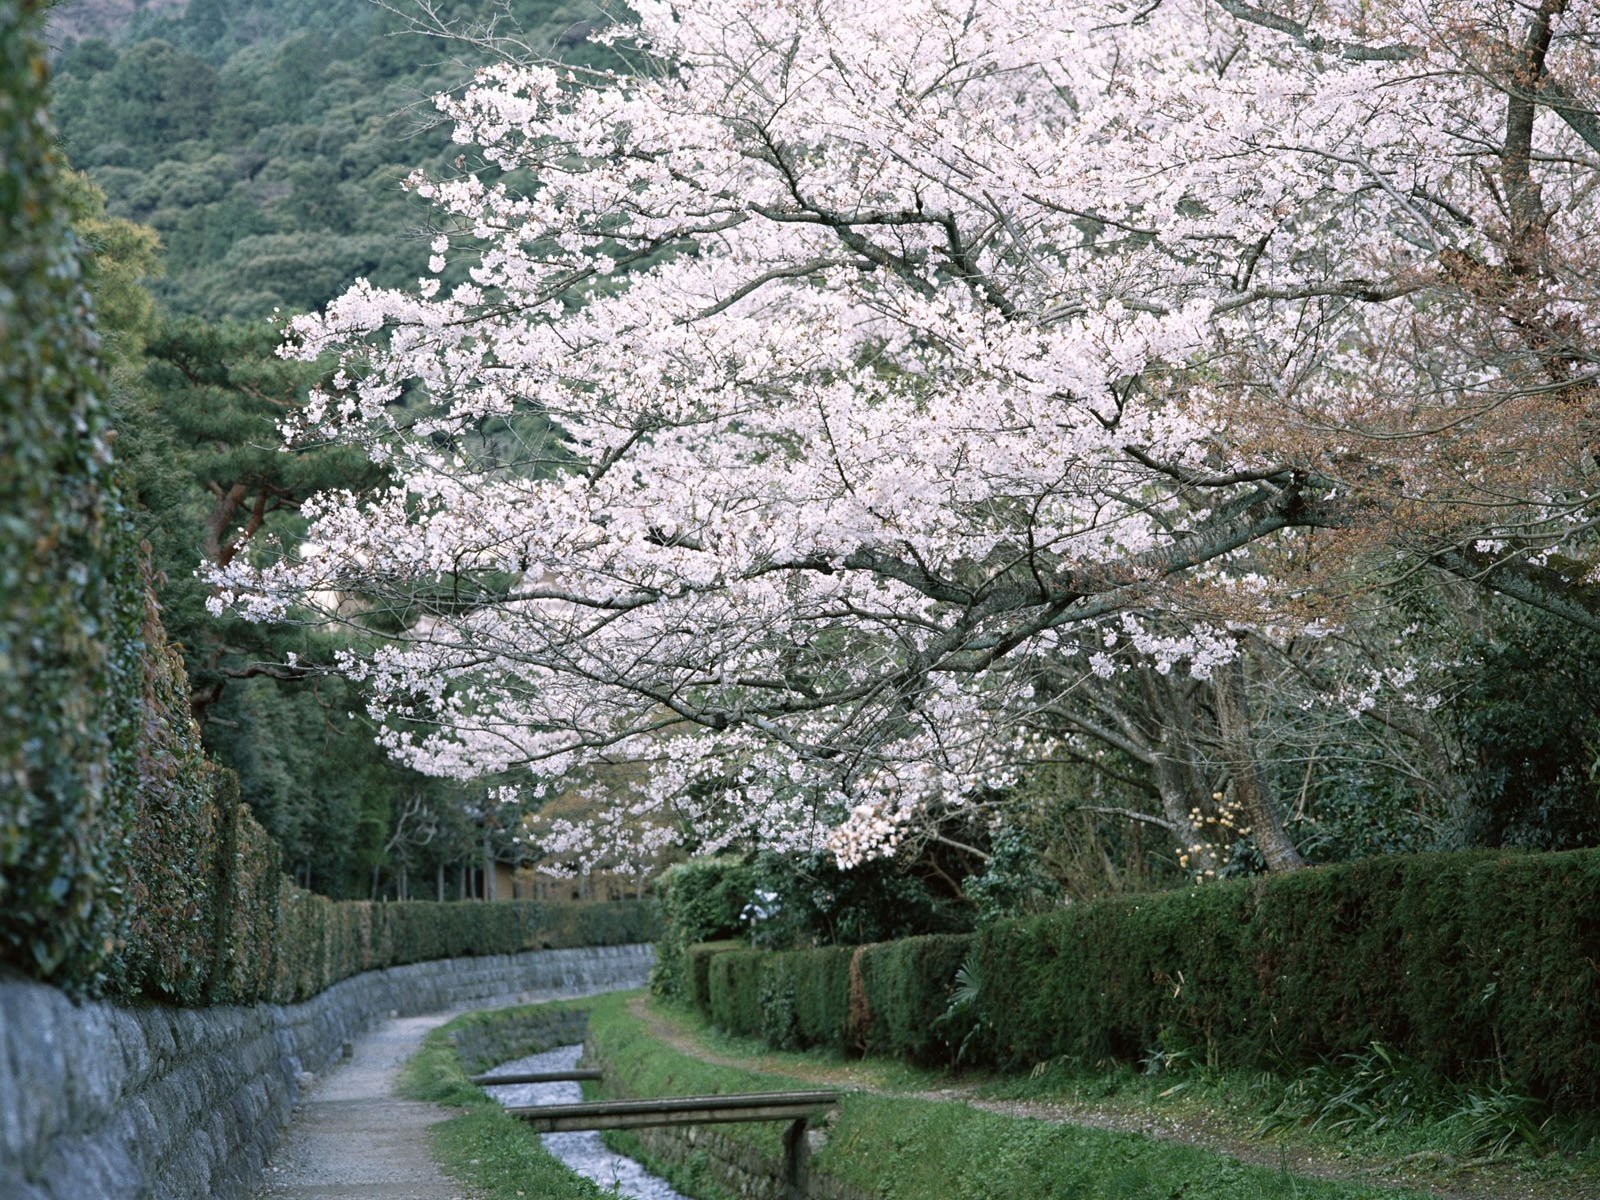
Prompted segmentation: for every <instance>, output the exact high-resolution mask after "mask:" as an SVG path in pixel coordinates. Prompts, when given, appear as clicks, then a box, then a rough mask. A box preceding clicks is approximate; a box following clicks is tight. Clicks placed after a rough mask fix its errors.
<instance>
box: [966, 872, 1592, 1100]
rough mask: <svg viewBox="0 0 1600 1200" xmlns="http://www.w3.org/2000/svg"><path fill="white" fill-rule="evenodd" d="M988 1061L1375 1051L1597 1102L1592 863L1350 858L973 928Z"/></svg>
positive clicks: (1303, 1057)
mask: <svg viewBox="0 0 1600 1200" xmlns="http://www.w3.org/2000/svg"><path fill="white" fill-rule="evenodd" d="M978 966H979V971H980V976H981V979H982V984H983V1011H984V1014H985V1016H986V1018H987V1020H988V1021H989V1023H990V1026H991V1030H992V1036H993V1038H994V1048H995V1053H996V1057H997V1058H998V1059H999V1060H1000V1061H1004V1062H1008V1063H1026V1062H1038V1061H1041V1060H1043V1059H1047V1058H1052V1057H1055V1056H1057V1055H1072V1056H1075V1057H1079V1058H1083V1059H1088V1060H1093V1059H1096V1058H1099V1057H1105V1056H1110V1057H1117V1058H1130V1057H1133V1056H1135V1055H1137V1054H1139V1053H1140V1052H1142V1051H1143V1050H1145V1049H1147V1048H1149V1047H1151V1046H1154V1045H1156V1044H1157V1042H1158V1041H1162V1040H1165V1041H1167V1042H1172V1041H1175V1040H1176V1041H1182V1042H1187V1043H1188V1044H1189V1045H1191V1046H1193V1047H1195V1048H1197V1049H1201V1050H1203V1051H1204V1052H1205V1053H1206V1054H1207V1055H1208V1056H1209V1057H1210V1058H1212V1059H1214V1060H1216V1061H1219V1062H1223V1063H1226V1064H1229V1065H1238V1066H1264V1067H1280V1068H1289V1069H1293V1068H1297V1067H1301V1066H1305V1065H1309V1064H1311V1063H1314V1062H1317V1061H1320V1060H1323V1059H1326V1058H1328V1057H1330V1056H1333V1055H1337V1054H1342V1053H1349V1052H1355V1051H1360V1050H1362V1049H1364V1048H1365V1047H1367V1046H1368V1045H1369V1044H1370V1043H1372V1042H1375V1041H1376V1042H1382V1043H1384V1044H1385V1045H1387V1046H1389V1047H1391V1048H1393V1049H1394V1050H1397V1051H1399V1052H1400V1053H1402V1054H1404V1055H1407V1056H1409V1057H1411V1058H1414V1059H1416V1060H1417V1061H1418V1062H1420V1063H1422V1064H1423V1065H1424V1066H1425V1067H1427V1068H1429V1069H1432V1070H1434V1071H1436V1072H1437V1073H1439V1074H1440V1075H1443V1076H1446V1077H1449V1078H1452V1079H1459V1080H1464V1081H1477V1080H1482V1081H1486V1082H1487V1081H1491V1080H1500V1079H1504V1080H1507V1081H1509V1082H1510V1083H1512V1085H1513V1086H1515V1087H1518V1088H1521V1089H1526V1090H1528V1091H1530V1092H1532V1093H1534V1094H1536V1095H1541V1096H1544V1097H1547V1098H1548V1099H1550V1100H1552V1101H1554V1102H1556V1103H1558V1104H1560V1105H1563V1106H1581V1107H1591V1108H1592V1107H1597V1106H1600V1071H1597V1070H1596V1064H1597V1063H1600V851H1593V850H1582V851H1571V852H1567V853H1562V854H1456V855H1424V856H1416V857H1411V856H1404V857H1402V856H1395V857H1387V858H1374V859H1367V860H1365V861H1362V862H1356V863H1350V864H1346V865H1343V866H1338V867H1328V868H1321V869H1318V870H1309V871H1297V872H1294V873H1292V874H1289V875H1284V876H1269V877H1266V878H1264V879H1261V880H1250V881H1243V882H1240V883H1237V884H1228V885H1222V886H1215V887H1207V888H1202V889H1199V890H1197V891H1194V892H1188V893H1170V894H1165V895H1160V896H1151V897H1145V898H1141V899H1138V900H1119V901H1114V902H1105V903H1099V904H1093V905H1081V906H1078V907H1077V908H1074V909H1071V910H1068V911H1067V912H1064V913H1060V914H1055V915H1051V916H1049V917H1044V918H1039V919H1036V920H1033V921H1029V922H1022V923H1017V924H1010V925H1004V926H997V927H995V928H993V929H990V930H987V931H985V932H984V933H983V934H982V935H980V938H979V942H978Z"/></svg>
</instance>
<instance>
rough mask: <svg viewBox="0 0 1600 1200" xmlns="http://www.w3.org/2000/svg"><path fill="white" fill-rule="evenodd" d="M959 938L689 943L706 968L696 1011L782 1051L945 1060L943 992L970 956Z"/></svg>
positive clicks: (965, 939) (953, 1041) (951, 1020)
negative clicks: (762, 945) (792, 946)
mask: <svg viewBox="0 0 1600 1200" xmlns="http://www.w3.org/2000/svg"><path fill="white" fill-rule="evenodd" d="M971 944H972V937H971V936H970V935H967V934H929V935H926V936H923V937H914V938H905V939H903V940H901V941H898V942H879V943H877V944H875V945H871V946H823V947H820V948H818V949H815V950H787V951H766V950H749V949H742V948H738V943H729V942H713V943H709V944H707V945H703V946H696V947H694V948H693V949H692V950H691V951H690V960H691V962H692V963H694V964H695V968H696V972H697V973H698V972H699V971H700V970H701V964H704V967H703V970H704V978H705V980H706V983H705V987H704V997H705V998H704V1001H703V1002H702V1001H701V999H700V997H701V990H700V989H699V988H696V989H695V993H694V999H695V1001H696V1005H697V1007H699V1009H700V1011H701V1012H703V1013H704V1014H705V1015H706V1016H707V1017H708V1018H710V1020H711V1021H712V1023H713V1024H715V1025H716V1026H718V1027H719V1028H721V1029H724V1030H727V1031H728V1032H729V1033H739V1034H744V1035H746V1036H751V1037H762V1038H764V1039H765V1040H766V1041H768V1042H769V1043H770V1044H772V1045H774V1046H778V1047H780V1048H783V1049H806V1048H809V1047H812V1046H826V1047H829V1048H832V1049H835V1050H852V1049H853V1050H861V1051H865V1052H866V1053H869V1054H890V1055H894V1056H896V1057H900V1058H905V1059H908V1060H910V1061H912V1062H920V1063H926V1064H937V1063H944V1062H948V1061H949V1060H950V1057H951V1047H952V1046H954V1045H957V1044H958V1043H959V1041H960V1038H959V1037H954V1038H952V1036H951V1033H952V1031H953V1030H954V1029H955V1027H956V1015H955V1014H948V1015H947V1010H948V1009H949V1007H950V986H951V980H952V979H954V977H955V974H956V971H957V969H958V968H959V967H960V966H961V963H962V961H963V959H964V958H965V956H966V955H967V954H968V953H969V951H970V948H971Z"/></svg>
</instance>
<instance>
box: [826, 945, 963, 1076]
mask: <svg viewBox="0 0 1600 1200" xmlns="http://www.w3.org/2000/svg"><path fill="white" fill-rule="evenodd" d="M971 947H972V938H971V937H970V936H966V935H961V934H944V935H931V936H928V937H917V938H903V939H901V940H900V941H897V942H884V943H881V944H879V945H876V946H864V947H862V948H861V951H860V953H859V954H857V955H856V957H855V961H854V964H853V971H854V973H855V975H856V977H857V978H858V979H859V983H857V982H856V980H852V987H855V986H859V988H860V992H861V1000H860V1002H858V1003H857V1006H856V1014H855V1016H856V1021H857V1028H856V1031H855V1032H856V1037H857V1038H858V1039H859V1042H860V1044H861V1045H863V1046H865V1048H866V1050H867V1051H868V1053H873V1054H892V1055H894V1056H895V1057H897V1058H903V1059H905V1060H906V1061H908V1062H914V1063H926V1064H935V1063H946V1064H949V1063H953V1062H954V1059H955V1052H956V1049H957V1047H958V1045H959V1042H952V1040H951V1036H950V1034H951V1031H950V1029H949V1028H948V1027H947V1025H946V1023H944V1022H942V1021H941V1018H942V1017H943V1016H944V1014H945V1013H946V1011H948V1009H949V1007H950V999H951V992H952V990H953V989H954V986H955V978H956V972H957V971H959V970H960V969H961V965H962V962H963V961H964V960H965V959H966V957H967V955H968V953H969V952H970V950H971ZM863 1004H864V1006H865V1011H864V1012H863V1011H862V1005H863Z"/></svg>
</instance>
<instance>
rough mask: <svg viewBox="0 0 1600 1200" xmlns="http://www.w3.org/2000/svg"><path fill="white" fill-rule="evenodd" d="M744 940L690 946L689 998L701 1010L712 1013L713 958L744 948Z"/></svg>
mask: <svg viewBox="0 0 1600 1200" xmlns="http://www.w3.org/2000/svg"><path fill="white" fill-rule="evenodd" d="M744 948H745V946H744V943H743V942H733V941H724V942H702V943H701V944H700V945H698V946H690V947H689V951H688V954H687V956H686V957H687V961H688V964H689V968H688V971H687V972H686V977H687V980H688V985H689V987H688V1000H689V1003H690V1004H692V1005H694V1007H695V1008H696V1009H698V1010H699V1011H700V1012H702V1013H704V1014H706V1015H708V1016H709V1015H710V1013H711V960H712V959H713V958H715V957H716V956H717V955H719V954H725V953H727V952H728V951H729V950H741V949H744Z"/></svg>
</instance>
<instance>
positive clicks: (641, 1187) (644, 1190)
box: [484, 1045, 689, 1200]
mask: <svg viewBox="0 0 1600 1200" xmlns="http://www.w3.org/2000/svg"><path fill="white" fill-rule="evenodd" d="M582 1051H583V1047H582V1046H576V1045H575V1046H557V1047H556V1048H555V1049H554V1050H546V1051H545V1052H544V1053H543V1054H530V1055H529V1056H528V1057H527V1058H518V1059H515V1060H513V1061H511V1062H505V1063H501V1064H500V1065H499V1066H497V1067H495V1068H494V1073H495V1074H497V1075H498V1074H508V1075H509V1074H512V1073H522V1072H531V1071H568V1070H571V1069H572V1068H573V1067H575V1066H577V1065H578V1056H579V1054H581V1053H582ZM484 1090H485V1091H486V1092H488V1093H489V1095H490V1096H492V1097H494V1099H496V1100H498V1101H499V1102H500V1103H501V1104H504V1105H507V1106H511V1105H521V1104H577V1103H579V1102H580V1101H582V1099H583V1093H582V1091H581V1090H580V1089H579V1087H578V1085H577V1084H576V1083H568V1082H563V1083H511V1084H500V1085H498V1086H495V1087H490V1088H485V1089H484ZM540 1136H541V1137H542V1138H543V1139H544V1144H545V1149H547V1150H549V1151H550V1153H551V1154H554V1155H555V1156H556V1157H557V1158H559V1159H560V1160H561V1161H562V1162H564V1163H566V1164H567V1166H569V1167H571V1168H572V1169H573V1170H574V1171H576V1172H578V1174H580V1175H584V1176H587V1177H588V1178H590V1179H592V1180H594V1181H595V1182H596V1183H598V1184H599V1185H600V1186H601V1187H603V1188H614V1189H615V1190H616V1193H617V1195H619V1196H624V1197H631V1198H632V1200H689V1198H688V1197H686V1196H685V1195H683V1193H682V1192H677V1191H674V1190H673V1189H672V1188H671V1187H670V1186H668V1184H667V1182H666V1180H664V1179H658V1178H657V1177H656V1176H654V1175H652V1174H650V1173H649V1172H648V1171H646V1170H645V1169H644V1168H643V1167H641V1166H640V1165H639V1164H638V1163H636V1162H634V1161H633V1159H631V1158H627V1157H625V1156H624V1155H621V1154H617V1153H616V1152H615V1151H612V1150H608V1149H607V1148H606V1147H605V1146H604V1145H603V1144H602V1143H601V1141H600V1135H599V1134H598V1133H592V1132H590V1133H545V1134H541V1135H540Z"/></svg>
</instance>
